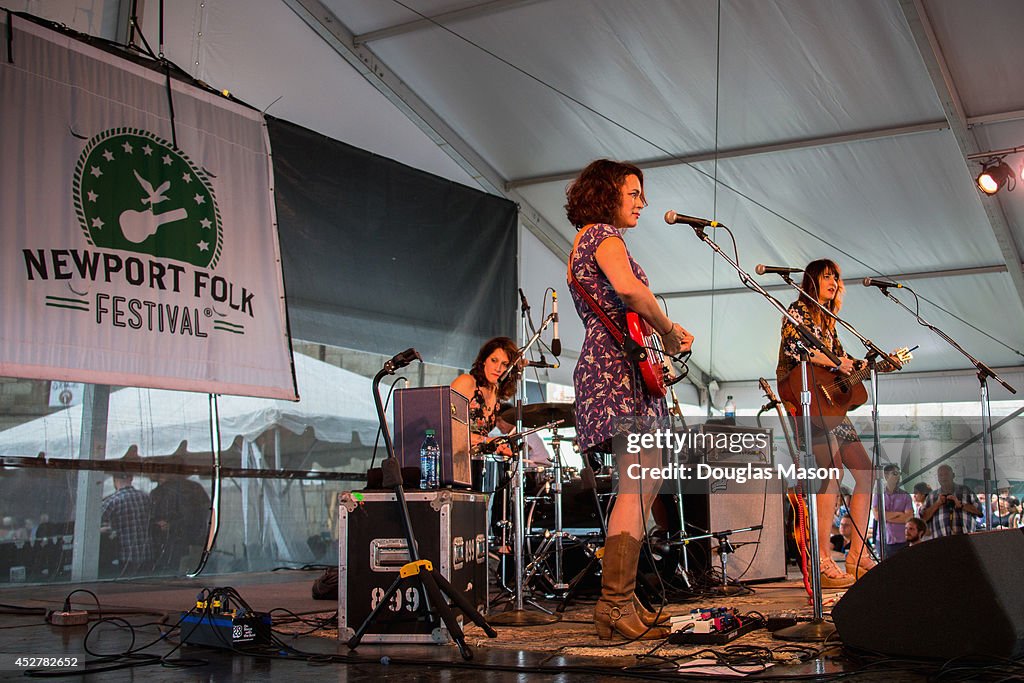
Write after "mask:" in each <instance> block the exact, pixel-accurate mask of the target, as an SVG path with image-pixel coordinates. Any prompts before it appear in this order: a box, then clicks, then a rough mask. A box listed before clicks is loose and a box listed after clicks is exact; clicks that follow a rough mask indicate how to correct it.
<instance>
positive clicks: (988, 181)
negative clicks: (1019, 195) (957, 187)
mask: <svg viewBox="0 0 1024 683" xmlns="http://www.w3.org/2000/svg"><path fill="white" fill-rule="evenodd" d="M975 182H976V183H977V185H978V189H979V190H981V191H982V192H984V193H985V194H987V195H993V194H995V193H996V192H999V190H1001V189H1002V188H1003V186H1007V187H1006V190H1007V192H1010V191H1012V190H1013V188H1014V186H1015V185H1016V176H1015V175H1014V173H1013V169H1011V168H1010V167H1009V165H1007V163H1006V162H1005V161H1003V159H1002V158H1001V157H1000V158H996V159H989V160H988V161H986V162H985V164H984V165H983V166H982V168H981V173H979V174H978V177H977V178H975Z"/></svg>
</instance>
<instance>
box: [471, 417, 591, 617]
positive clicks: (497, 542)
mask: <svg viewBox="0 0 1024 683" xmlns="http://www.w3.org/2000/svg"><path fill="white" fill-rule="evenodd" d="M500 417H501V419H502V420H503V421H504V422H506V423H509V424H514V423H515V422H516V408H514V407H513V408H509V409H508V410H506V411H505V412H503V413H501V414H500ZM521 420H522V421H521V424H522V427H523V430H522V431H521V432H520V433H515V434H510V435H507V436H505V437H498V438H497V439H492V440H490V441H489V442H487V443H486V444H482V446H483V447H482V448H480V447H478V448H477V449H476V450H475V452H474V454H473V459H474V488H475V489H477V490H481V491H483V492H484V493H488V494H491V496H492V503H491V509H490V511H489V518H490V519H489V525H488V528H489V529H490V530H491V532H492V536H491V540H492V545H491V547H492V549H493V551H494V553H495V555H496V556H497V557H498V559H499V563H500V566H499V572H498V577H499V585H500V586H501V587H502V589H503V590H504V591H505V592H506V593H507V594H508V595H513V594H514V591H515V588H514V586H510V585H509V583H514V584H519V582H510V581H509V579H510V578H511V577H513V576H514V574H513V572H515V571H516V569H515V565H516V563H515V562H514V559H515V558H514V550H513V548H515V547H517V546H518V547H521V548H523V550H524V552H523V558H522V560H521V561H522V564H521V565H520V569H521V571H522V584H521V585H529V586H533V587H535V588H536V589H538V590H539V591H541V592H543V593H551V594H564V593H565V592H566V591H567V590H568V589H569V588H570V583H569V581H567V579H569V578H572V577H567V576H566V565H565V554H566V551H567V550H571V549H573V548H576V547H582V546H588V545H595V546H599V545H600V544H601V543H602V542H603V540H602V539H603V531H602V530H603V528H604V522H603V514H602V507H601V504H600V499H599V498H598V496H597V495H594V494H588V491H587V489H588V488H589V487H588V485H587V483H586V482H584V480H583V478H582V477H581V471H580V469H579V468H576V467H568V466H566V464H565V458H564V457H563V453H562V449H563V447H568V448H572V449H573V450H574V451H576V452H577V453H578V448H577V446H576V440H575V439H574V438H571V437H568V436H565V435H563V434H562V433H561V432H560V430H564V429H567V428H574V427H575V426H576V421H575V415H574V412H573V406H572V404H568V403H535V404H529V405H523V406H522V417H521ZM540 430H550V432H551V438H550V441H549V443H550V444H551V448H552V451H553V455H552V456H551V457H549V456H548V452H547V450H546V449H545V450H544V451H543V453H537V452H536V450H537V449H533V450H532V451H528V459H524V460H523V467H522V475H523V483H522V495H523V506H524V507H523V510H524V516H523V524H522V532H521V533H522V534H523V538H522V539H521V541H520V543H515V542H514V541H515V540H516V539H515V535H516V533H518V532H517V528H516V527H517V525H516V524H515V523H514V514H513V512H514V510H513V507H514V503H515V495H516V494H517V490H516V487H515V486H514V481H515V467H516V460H515V459H510V458H507V457H504V456H501V455H497V454H495V453H493V452H488V451H493V450H494V449H495V447H496V445H499V444H501V443H510V444H514V443H515V442H517V441H518V440H521V439H525V438H526V437H527V436H529V435H530V434H533V433H535V432H537V431H540ZM527 444H529V442H527ZM599 476H600V477H601V478H602V479H609V480H610V475H599ZM607 488H608V489H609V490H610V488H611V485H610V481H609V483H608V486H607ZM567 522H568V523H567ZM581 536H582V537H583V538H581ZM587 537H592V538H591V539H590V540H594V541H595V543H594V544H588V543H587V542H586V540H587ZM588 549H589V550H590V552H592V548H584V552H587V550H588ZM538 607H539V606H538Z"/></svg>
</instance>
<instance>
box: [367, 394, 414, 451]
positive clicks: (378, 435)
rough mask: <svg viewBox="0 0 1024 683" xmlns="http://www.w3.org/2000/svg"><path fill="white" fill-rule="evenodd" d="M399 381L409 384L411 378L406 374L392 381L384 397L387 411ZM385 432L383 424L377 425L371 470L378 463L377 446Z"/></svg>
mask: <svg viewBox="0 0 1024 683" xmlns="http://www.w3.org/2000/svg"><path fill="white" fill-rule="evenodd" d="M399 382H405V383H406V384H408V383H409V378H408V377H406V376H405V375H402V376H401V377H399V378H397V379H396V380H395V381H394V382H392V383H391V387H390V388H389V389H388V395H387V397H386V398H385V399H384V411H385V412H387V409H388V404H389V403H391V394H393V393H395V387H397V386H398V383H399ZM383 433H384V426H383V425H378V426H377V438H376V439H375V440H374V442H373V456H372V457H371V458H370V467H369V469H371V470H372V469H373V467H374V465H376V464H377V447H378V446H380V437H381V434H383Z"/></svg>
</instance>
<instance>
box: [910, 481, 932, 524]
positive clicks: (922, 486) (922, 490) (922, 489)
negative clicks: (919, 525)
mask: <svg viewBox="0 0 1024 683" xmlns="http://www.w3.org/2000/svg"><path fill="white" fill-rule="evenodd" d="M931 492H932V487H931V486H929V485H928V484H927V483H926V482H923V481H919V482H917V483H916V484H914V516H915V517H920V516H921V511H922V510H924V499H925V498H927V497H928V494H929V493H931Z"/></svg>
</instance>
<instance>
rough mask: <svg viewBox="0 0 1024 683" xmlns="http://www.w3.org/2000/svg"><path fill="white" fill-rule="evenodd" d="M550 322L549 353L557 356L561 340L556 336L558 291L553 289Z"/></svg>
mask: <svg viewBox="0 0 1024 683" xmlns="http://www.w3.org/2000/svg"><path fill="white" fill-rule="evenodd" d="M551 322H552V329H553V332H552V335H551V337H552V338H551V353H553V354H555V357H556V358H557V357H558V356H561V355H562V340H561V339H559V338H558V292H556V291H554V290H551Z"/></svg>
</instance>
